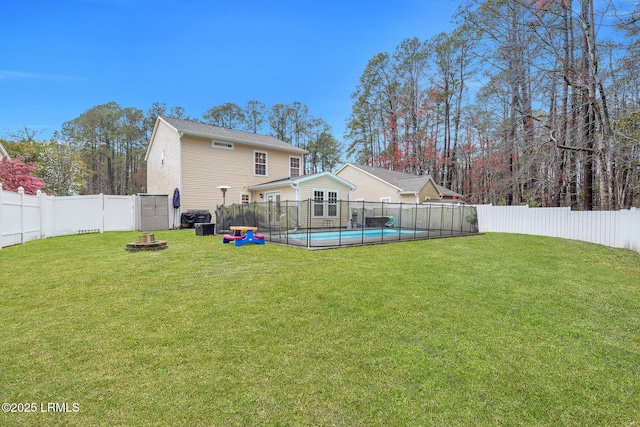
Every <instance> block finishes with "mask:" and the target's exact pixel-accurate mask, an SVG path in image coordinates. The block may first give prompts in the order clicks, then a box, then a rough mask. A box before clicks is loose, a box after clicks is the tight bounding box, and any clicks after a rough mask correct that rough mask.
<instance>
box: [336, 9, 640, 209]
mask: <svg viewBox="0 0 640 427" xmlns="http://www.w3.org/2000/svg"><path fill="white" fill-rule="evenodd" d="M598 4H599V5H602V6H603V7H606V9H605V10H596V9H595V8H594V1H593V0H579V1H569V0H535V1H534V0H511V1H503V0H486V1H484V0H468V1H467V2H466V3H465V4H464V6H463V7H461V9H460V11H459V13H458V15H457V18H458V25H457V27H456V28H455V30H454V31H452V32H451V33H442V34H438V35H436V36H435V37H433V38H431V39H429V40H425V41H420V40H419V39H417V38H412V39H407V40H404V41H403V42H402V43H400V44H399V45H398V46H397V47H396V49H395V51H394V52H392V53H387V52H383V53H380V54H378V55H375V56H374V57H373V58H371V59H370V61H369V62H368V64H367V66H366V68H365V70H364V72H363V74H362V76H361V77H360V82H359V85H358V87H357V88H356V90H355V92H354V93H353V95H352V97H353V106H352V114H351V116H350V117H349V119H348V124H347V134H346V135H345V137H346V139H347V141H348V144H347V155H348V156H352V157H354V158H356V159H357V160H358V161H360V162H362V163H365V164H368V165H373V166H379V167H384V168H389V169H394V170H401V171H406V172H410V173H415V174H429V175H431V176H433V177H434V179H436V181H437V182H438V183H439V184H441V185H443V186H445V187H447V188H450V189H452V190H454V191H458V192H460V193H462V194H464V195H466V197H467V200H468V201H469V202H472V203H493V204H507V205H514V204H523V203H525V204H529V205H532V206H570V207H572V208H574V209H584V210H591V209H620V208H629V207H631V206H639V205H640V166H639V164H640V112H639V111H640V90H639V89H640V75H639V74H638V73H637V70H638V69H639V67H640V38H639V35H640V6H639V5H637V4H636V5H634V6H633V8H632V9H630V10H624V9H623V7H625V5H628V4H629V3H628V2H624V1H606V2H598Z"/></svg>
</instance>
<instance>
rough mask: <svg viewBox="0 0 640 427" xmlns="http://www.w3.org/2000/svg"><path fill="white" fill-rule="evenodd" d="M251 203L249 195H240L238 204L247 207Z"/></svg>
mask: <svg viewBox="0 0 640 427" xmlns="http://www.w3.org/2000/svg"><path fill="white" fill-rule="evenodd" d="M250 202H251V199H250V197H249V193H240V203H242V204H244V205H248V204H249V203H250Z"/></svg>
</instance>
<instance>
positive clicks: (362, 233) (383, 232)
mask: <svg viewBox="0 0 640 427" xmlns="http://www.w3.org/2000/svg"><path fill="white" fill-rule="evenodd" d="M414 233H425V232H424V231H416V230H396V229H391V228H385V229H381V228H374V229H372V228H364V229H358V230H344V231H319V232H311V233H308V235H309V239H310V240H337V239H360V238H362V237H378V238H380V237H386V236H398V235H401V234H414ZM287 237H288V238H290V239H306V238H307V233H289V234H288V235H287Z"/></svg>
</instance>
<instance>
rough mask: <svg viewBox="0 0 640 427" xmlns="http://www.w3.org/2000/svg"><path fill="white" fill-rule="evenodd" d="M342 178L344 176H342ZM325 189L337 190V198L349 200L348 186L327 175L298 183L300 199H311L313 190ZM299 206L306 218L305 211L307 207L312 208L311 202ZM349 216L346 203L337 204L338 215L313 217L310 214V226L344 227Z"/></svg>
mask: <svg viewBox="0 0 640 427" xmlns="http://www.w3.org/2000/svg"><path fill="white" fill-rule="evenodd" d="M343 179H344V178H343ZM316 189H318V190H325V191H336V192H338V200H342V201H345V202H346V201H348V200H349V197H350V196H349V190H350V189H349V187H347V186H345V185H344V184H342V183H339V182H337V181H336V180H334V179H332V178H331V177H329V176H323V177H319V178H318V179H311V180H308V181H304V182H301V183H300V200H308V199H313V190H316ZM301 205H302V206H301V207H300V210H301V216H302V217H303V218H307V212H308V210H309V207H311V209H313V203H311V206H309V203H302V204H301ZM349 218H350V210H349V209H348V204H346V203H342V204H340V203H339V204H338V216H336V217H320V218H314V217H313V216H311V224H310V226H311V228H320V227H346V225H347V223H348V222H349Z"/></svg>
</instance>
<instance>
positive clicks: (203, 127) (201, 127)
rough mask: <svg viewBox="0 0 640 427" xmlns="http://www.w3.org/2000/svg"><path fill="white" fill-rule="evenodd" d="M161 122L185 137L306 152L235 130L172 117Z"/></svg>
mask: <svg viewBox="0 0 640 427" xmlns="http://www.w3.org/2000/svg"><path fill="white" fill-rule="evenodd" d="M160 118H161V119H162V120H164V121H165V122H167V123H169V124H170V125H171V126H173V127H174V128H176V129H177V130H178V132H183V133H185V134H187V135H194V136H203V137H208V138H219V139H221V140H224V141H233V142H238V143H245V144H250V145H257V146H262V147H270V148H276V149H281V150H286V151H292V152H297V153H306V150H303V149H302V148H299V147H296V146H294V145H291V144H289V143H286V142H284V141H280V140H279V139H277V138H274V137H272V136H269V135H260V134H257V133H251V132H245V131H241V130H235V129H227V128H223V127H219V126H214V125H210V124H207V123H200V122H194V121H190V120H181V119H175V118H173V117H167V116H160Z"/></svg>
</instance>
